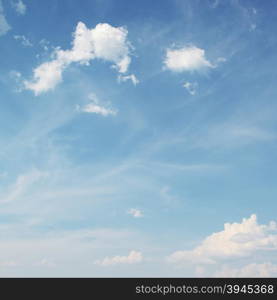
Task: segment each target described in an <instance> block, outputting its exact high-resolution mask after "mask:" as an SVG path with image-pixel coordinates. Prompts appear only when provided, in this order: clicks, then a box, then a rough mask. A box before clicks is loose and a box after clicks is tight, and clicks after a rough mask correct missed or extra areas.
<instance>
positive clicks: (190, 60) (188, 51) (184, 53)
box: [164, 46, 215, 72]
mask: <svg viewBox="0 0 277 300" xmlns="http://www.w3.org/2000/svg"><path fill="white" fill-rule="evenodd" d="M164 64H165V68H166V69H168V70H171V71H173V72H188V71H202V70H205V69H208V68H214V67H215V66H214V65H213V64H212V63H211V62H210V61H209V60H207V58H206V57H205V50H204V49H201V48H197V47H196V46H187V47H183V48H180V49H167V51H166V57H165V60H164Z"/></svg>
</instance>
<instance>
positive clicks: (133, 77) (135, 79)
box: [118, 74, 139, 85]
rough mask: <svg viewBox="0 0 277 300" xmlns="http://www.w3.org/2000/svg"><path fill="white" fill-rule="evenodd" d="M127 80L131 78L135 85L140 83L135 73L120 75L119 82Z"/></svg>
mask: <svg viewBox="0 0 277 300" xmlns="http://www.w3.org/2000/svg"><path fill="white" fill-rule="evenodd" d="M127 80H131V81H132V83H133V84H134V85H137V84H138V83H139V80H138V79H137V77H136V76H135V75H134V74H131V75H126V76H123V75H119V76H118V81H119V82H125V81H127Z"/></svg>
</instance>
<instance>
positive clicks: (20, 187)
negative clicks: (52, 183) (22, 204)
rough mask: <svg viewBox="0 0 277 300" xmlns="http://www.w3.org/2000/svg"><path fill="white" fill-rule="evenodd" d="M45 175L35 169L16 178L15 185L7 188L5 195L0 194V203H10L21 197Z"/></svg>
mask: <svg viewBox="0 0 277 300" xmlns="http://www.w3.org/2000/svg"><path fill="white" fill-rule="evenodd" d="M46 175H47V174H46V173H43V172H40V171H38V170H36V169H34V170H32V171H30V172H28V173H26V174H23V175H19V176H18V177H17V180H16V182H15V184H13V185H11V186H10V187H8V189H7V192H6V193H3V194H2V193H1V194H0V202H11V201H14V200H16V199H18V198H19V197H21V196H23V195H24V194H25V193H26V192H27V191H28V189H29V188H30V187H31V186H32V185H33V184H34V183H35V182H37V181H38V180H40V179H41V178H42V177H45V176H46Z"/></svg>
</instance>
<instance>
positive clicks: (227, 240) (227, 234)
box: [168, 214, 277, 264]
mask: <svg viewBox="0 0 277 300" xmlns="http://www.w3.org/2000/svg"><path fill="white" fill-rule="evenodd" d="M276 230H277V224H276V223H275V222H273V221H272V222H270V223H269V224H268V225H259V224H258V223H257V217H256V215H254V214H253V215H251V216H250V218H248V219H245V218H244V219H243V220H242V222H241V223H232V224H230V223H225V224H224V230H223V231H220V232H216V233H213V234H212V235H210V236H208V237H207V238H206V239H204V241H203V242H202V243H201V244H200V245H199V246H198V247H196V248H194V249H193V250H185V251H176V252H174V253H173V254H171V255H170V256H169V257H168V260H169V262H173V263H182V262H195V263H204V264H205V263H208V264H212V263H216V262H218V261H220V260H222V259H228V258H235V257H246V256H249V255H251V254H253V253H254V252H255V251H259V250H276V249H277V234H272V233H271V232H274V231H276Z"/></svg>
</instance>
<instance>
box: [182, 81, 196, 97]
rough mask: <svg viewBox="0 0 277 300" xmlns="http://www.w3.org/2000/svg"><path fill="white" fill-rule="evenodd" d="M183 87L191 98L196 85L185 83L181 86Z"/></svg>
mask: <svg viewBox="0 0 277 300" xmlns="http://www.w3.org/2000/svg"><path fill="white" fill-rule="evenodd" d="M183 87H184V88H185V89H186V90H187V91H188V93H190V94H191V95H192V96H193V95H195V93H196V88H197V83H196V82H189V81H187V82H185V83H184V84H183Z"/></svg>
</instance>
